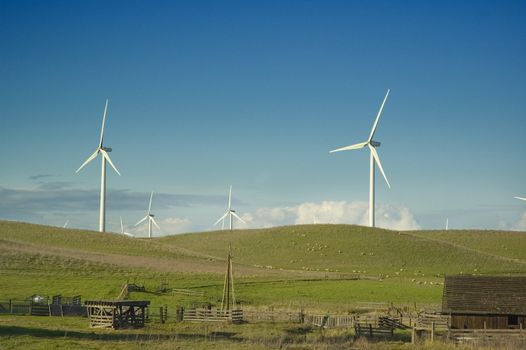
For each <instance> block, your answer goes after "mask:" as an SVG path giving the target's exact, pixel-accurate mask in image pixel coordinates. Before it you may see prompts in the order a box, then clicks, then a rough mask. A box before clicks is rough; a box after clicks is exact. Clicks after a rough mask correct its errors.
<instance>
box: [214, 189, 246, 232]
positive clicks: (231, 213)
mask: <svg viewBox="0 0 526 350" xmlns="http://www.w3.org/2000/svg"><path fill="white" fill-rule="evenodd" d="M227 216H228V217H229V219H230V231H232V229H233V228H234V219H233V217H235V218H236V219H238V220H239V221H241V222H242V223H244V224H246V222H245V221H243V219H241V217H240V216H239V215H237V214H236V211H235V210H233V209H232V186H230V192H229V193H228V209H227V211H226V213H225V214H224V215H223V216H221V217H220V218H219V220H217V221H216V223H215V224H214V226H215V225H217V224H219V222H221V221H223V224H222V227H221V229H224V228H225V219H226V217H227Z"/></svg>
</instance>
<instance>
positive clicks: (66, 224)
mask: <svg viewBox="0 0 526 350" xmlns="http://www.w3.org/2000/svg"><path fill="white" fill-rule="evenodd" d="M68 224H69V220H66V222H65V223H64V226H62V228H66V227H68Z"/></svg>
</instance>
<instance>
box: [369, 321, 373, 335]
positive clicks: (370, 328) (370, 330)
mask: <svg viewBox="0 0 526 350" xmlns="http://www.w3.org/2000/svg"><path fill="white" fill-rule="evenodd" d="M369 336H370V337H371V338H372V337H373V325H372V324H370V323H369Z"/></svg>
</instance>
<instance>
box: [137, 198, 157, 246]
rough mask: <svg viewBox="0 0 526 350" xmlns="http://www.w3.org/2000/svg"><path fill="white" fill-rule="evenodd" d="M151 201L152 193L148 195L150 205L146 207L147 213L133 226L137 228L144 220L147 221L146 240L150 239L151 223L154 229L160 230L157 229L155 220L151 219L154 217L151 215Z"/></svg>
mask: <svg viewBox="0 0 526 350" xmlns="http://www.w3.org/2000/svg"><path fill="white" fill-rule="evenodd" d="M152 199H153V191H152V193H151V194H150V205H149V206H148V213H147V214H146V216H145V217H143V218H142V219H141V220H139V222H138V223H136V224H135V226H138V225H140V224H141V223H142V222H144V221H145V220H148V238H152V223H153V224H154V225H155V227H157V228H158V229H159V230H161V228H160V227H159V225H157V222H155V219H154V218H153V217H154V216H155V215H153V214H152Z"/></svg>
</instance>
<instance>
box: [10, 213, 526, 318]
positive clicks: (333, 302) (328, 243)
mask: <svg viewBox="0 0 526 350" xmlns="http://www.w3.org/2000/svg"><path fill="white" fill-rule="evenodd" d="M523 235H524V233H519V232H496V231H418V232H416V231H415V232H396V231H389V230H383V229H371V228H366V227H359V226H351V225H303V226H289V227H276V228H269V229H256V230H236V231H233V232H230V231H215V232H206V233H194V234H184V235H177V236H170V237H163V238H154V239H130V238H127V237H124V236H122V235H118V234H109V233H106V234H101V233H98V232H91V231H82V230H74V229H63V228H56V227H48V226H41V225H32V224H24V223H17V222H8V221H0V270H1V271H2V276H3V277H2V278H3V282H4V283H3V287H2V289H0V299H6V298H26V297H28V296H30V295H32V294H45V295H54V294H63V295H73V294H82V295H83V298H84V299H86V298H115V297H116V296H117V295H118V294H119V291H120V288H121V286H122V284H123V283H124V282H125V281H127V280H128V281H136V282H137V283H139V284H145V285H146V287H147V290H148V291H151V292H154V291H155V290H156V289H158V287H159V285H160V283H161V281H163V280H166V281H167V282H168V283H169V285H170V286H171V287H174V288H189V289H194V290H196V291H200V292H204V293H205V296H204V297H191V296H183V295H175V296H174V295H171V294H170V295H164V294H162V293H149V294H148V293H147V295H141V294H137V295H134V297H141V298H148V299H151V300H152V302H154V303H157V302H158V303H163V304H164V303H167V304H181V303H182V304H184V303H202V302H212V303H215V302H217V300H219V299H220V297H221V290H222V274H223V272H224V259H225V257H226V254H227V252H228V249H229V245H231V246H232V252H233V255H234V262H235V265H234V269H235V271H234V272H235V275H236V282H237V288H236V290H237V294H238V297H239V299H240V300H241V301H242V302H243V303H245V304H252V305H269V304H274V305H277V304H279V305H289V306H290V305H302V306H305V305H306V306H312V307H322V308H336V307H341V305H350V304H353V303H356V302H359V301H393V302H397V303H413V302H418V303H427V304H429V303H431V304H437V303H439V302H440V297H441V294H442V287H441V282H442V278H443V276H444V274H459V273H464V274H510V273H513V274H515V273H526V236H523Z"/></svg>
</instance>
